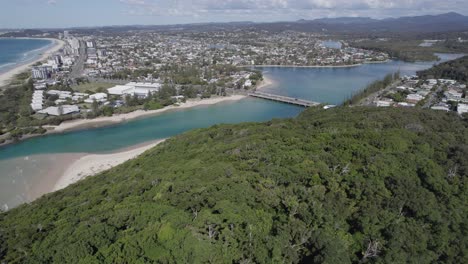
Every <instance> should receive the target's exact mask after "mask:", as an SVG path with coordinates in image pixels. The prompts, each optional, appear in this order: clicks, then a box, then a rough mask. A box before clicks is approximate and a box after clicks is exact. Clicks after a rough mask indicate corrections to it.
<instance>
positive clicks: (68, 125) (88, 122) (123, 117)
mask: <svg viewBox="0 0 468 264" xmlns="http://www.w3.org/2000/svg"><path fill="white" fill-rule="evenodd" d="M246 97H247V96H245V95H231V96H223V97H214V98H209V99H191V100H187V102H185V103H182V104H180V105H170V106H166V107H164V108H162V109H158V110H148V111H145V110H137V111H133V112H130V113H126V114H118V115H113V116H103V117H98V118H94V119H75V120H70V121H65V122H63V123H61V124H60V125H58V126H43V128H45V129H46V130H47V132H45V133H43V134H28V135H24V136H23V137H22V138H21V139H19V140H17V141H14V140H6V141H5V142H3V143H0V148H1V147H5V146H8V145H11V144H15V143H19V142H22V141H25V140H27V139H31V138H36V137H41V136H46V135H52V134H60V133H66V132H72V131H77V130H85V129H92V128H100V127H105V126H111V125H116V124H120V123H123V122H128V121H131V120H135V119H139V118H144V117H148V116H153V115H158V114H161V113H164V112H167V111H172V110H177V109H186V108H191V107H197V106H204V105H214V104H219V103H222V102H228V101H238V100H241V99H244V98H246Z"/></svg>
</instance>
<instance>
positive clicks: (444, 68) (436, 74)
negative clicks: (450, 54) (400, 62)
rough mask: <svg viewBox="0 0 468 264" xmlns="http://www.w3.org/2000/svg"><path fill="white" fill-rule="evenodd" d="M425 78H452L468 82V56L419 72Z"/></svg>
mask: <svg viewBox="0 0 468 264" xmlns="http://www.w3.org/2000/svg"><path fill="white" fill-rule="evenodd" d="M418 76H419V77H421V78H424V79H429V78H435V79H452V80H457V81H459V82H465V83H466V82H468V56H464V57H461V58H459V59H456V60H452V61H448V62H444V63H441V64H438V65H435V66H434V67H432V68H430V69H427V70H424V71H420V72H418Z"/></svg>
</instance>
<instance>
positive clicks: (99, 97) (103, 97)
mask: <svg viewBox="0 0 468 264" xmlns="http://www.w3.org/2000/svg"><path fill="white" fill-rule="evenodd" d="M94 101H96V102H98V103H104V102H106V101H107V94H105V93H96V94H92V95H90V96H89V98H88V99H86V100H85V103H88V104H92V103H93V102H94Z"/></svg>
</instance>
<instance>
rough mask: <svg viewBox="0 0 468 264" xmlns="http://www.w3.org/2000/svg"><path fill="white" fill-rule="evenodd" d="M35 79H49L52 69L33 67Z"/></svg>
mask: <svg viewBox="0 0 468 264" xmlns="http://www.w3.org/2000/svg"><path fill="white" fill-rule="evenodd" d="M31 73H32V77H33V79H47V78H49V77H50V71H49V68H48V67H44V66H38V67H33V68H32V72H31Z"/></svg>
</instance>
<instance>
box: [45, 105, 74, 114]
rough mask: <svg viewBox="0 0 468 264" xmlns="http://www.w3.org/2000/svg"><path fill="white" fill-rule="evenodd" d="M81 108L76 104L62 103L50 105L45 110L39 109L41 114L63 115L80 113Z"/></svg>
mask: <svg viewBox="0 0 468 264" xmlns="http://www.w3.org/2000/svg"><path fill="white" fill-rule="evenodd" d="M79 112H80V108H79V107H78V106H76V105H61V106H50V107H47V108H46V109H44V110H41V111H39V112H38V113H40V114H47V115H51V116H61V115H68V114H73V113H79Z"/></svg>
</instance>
